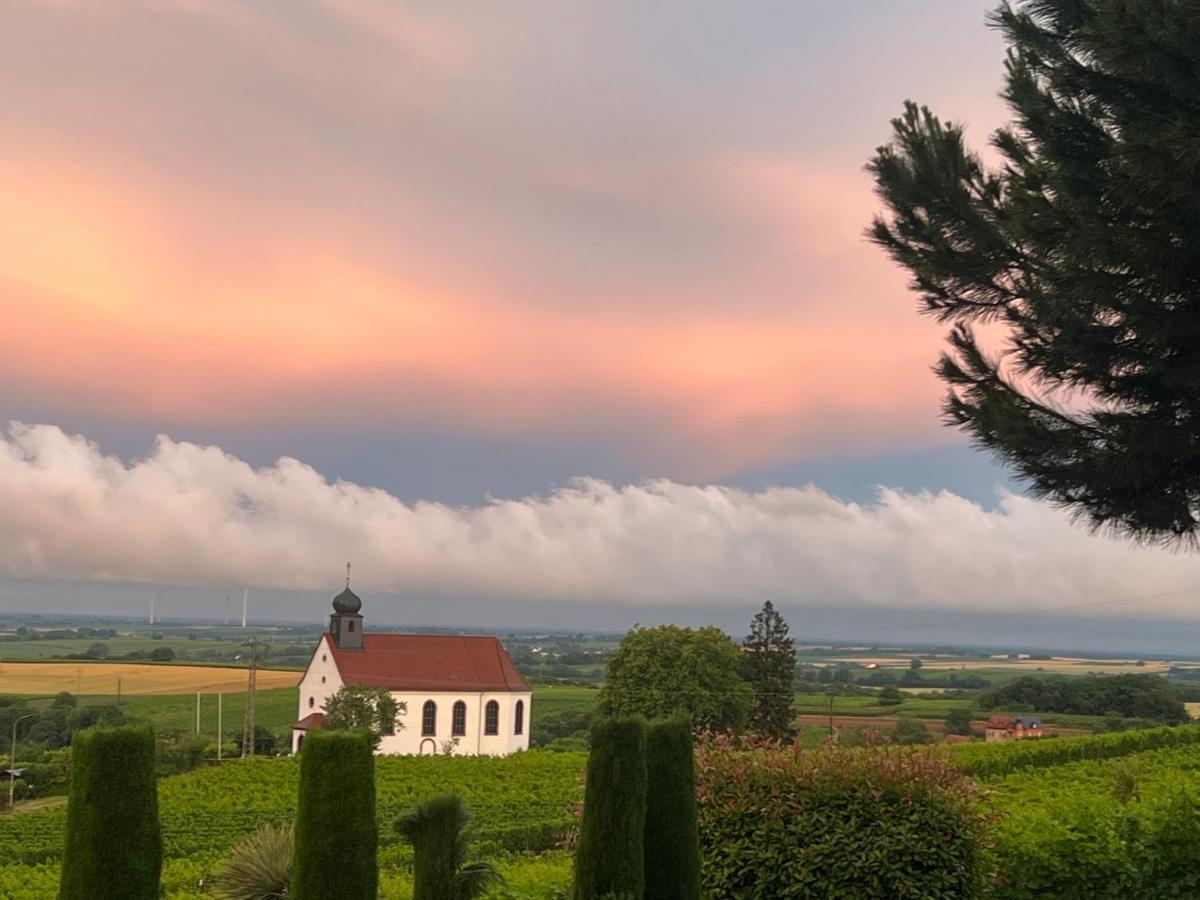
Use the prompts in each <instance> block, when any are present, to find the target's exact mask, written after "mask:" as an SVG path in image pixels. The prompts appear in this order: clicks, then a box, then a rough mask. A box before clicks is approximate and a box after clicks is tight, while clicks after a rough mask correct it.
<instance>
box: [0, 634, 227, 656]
mask: <svg viewBox="0 0 1200 900" xmlns="http://www.w3.org/2000/svg"><path fill="white" fill-rule="evenodd" d="M93 644H103V645H104V646H105V647H107V648H108V653H109V655H110V656H122V655H124V654H126V653H136V652H143V653H149V652H151V651H153V650H156V649H158V648H160V647H170V648H172V649H173V650H176V651H180V650H186V651H188V652H189V653H190V652H194V651H196V650H218V651H222V652H228V651H231V650H236V648H237V647H238V646H239V642H238V641H234V640H225V641H218V640H215V639H213V638H201V637H197V638H196V640H188V639H186V638H178V637H170V638H163V639H161V640H153V639H151V638H150V637H148V636H142V635H124V634H123V635H119V636H117V637H105V638H64V639H61V640H45V641H4V642H3V643H0V661H7V660H21V659H50V658H52V657H55V656H67V655H69V654H83V653H86V652H87V651H88V648H89V647H91V646H92V645H93Z"/></svg>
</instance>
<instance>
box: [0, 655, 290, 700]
mask: <svg viewBox="0 0 1200 900" xmlns="http://www.w3.org/2000/svg"><path fill="white" fill-rule="evenodd" d="M118 679H119V680H120V691H121V694H122V695H131V694H189V693H193V694H194V693H195V692H196V691H202V692H205V693H217V692H224V691H244V690H245V689H246V670H245V669H241V668H237V667H234V666H181V665H173V664H169V663H163V664H155V663H124V662H111V663H110V662H74V661H70V662H66V661H64V662H4V663H2V664H0V694H57V693H58V692H59V691H69V692H70V693H72V694H115V693H116V692H117V690H118V688H117V681H118ZM299 682H300V673H298V672H280V671H272V670H266V669H262V670H259V673H258V686H259V688H260V689H270V688H281V687H294V686H295V685H297V684H298V683H299Z"/></svg>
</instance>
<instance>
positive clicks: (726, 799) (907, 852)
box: [697, 741, 989, 900]
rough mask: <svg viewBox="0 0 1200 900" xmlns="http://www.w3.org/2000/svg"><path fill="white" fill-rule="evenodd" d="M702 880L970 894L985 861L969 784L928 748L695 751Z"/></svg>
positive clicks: (707, 884)
mask: <svg viewBox="0 0 1200 900" xmlns="http://www.w3.org/2000/svg"><path fill="white" fill-rule="evenodd" d="M697 772H698V802H699V820H700V850H701V858H702V861H703V868H702V871H703V878H704V882H703V887H704V889H705V891H706V894H707V895H708V896H710V897H712V898H713V900H734V898H736V900H753V898H758V900H767V898H775V897H789V898H794V900H831V898H844V900H850V898H853V900H873V898H877V900H895V898H914V900H915V898H923V900H969V898H976V897H979V896H981V892H982V891H983V886H984V882H985V880H986V877H987V874H988V869H989V855H988V852H987V844H988V836H987V823H986V820H985V818H984V816H983V814H982V813H981V812H980V810H979V807H980V804H979V803H978V802H977V799H976V796H975V794H976V790H977V789H976V788H975V786H974V784H973V783H972V782H971V781H970V780H969V779H968V778H967V777H966V776H964V775H963V774H962V773H960V772H958V771H957V770H956V769H954V768H953V767H951V766H949V765H948V764H947V763H946V762H945V760H944V758H942V757H941V756H939V755H938V754H935V753H934V752H933V751H931V750H916V749H912V748H901V747H864V748H855V749H843V748H837V747H830V748H823V749H820V750H809V751H799V750H798V749H797V748H792V747H782V748H780V747H777V746H768V747H763V748H760V749H750V750H747V749H741V748H738V747H735V746H732V745H731V743H730V742H728V741H712V742H706V743H705V744H703V745H701V747H700V748H699V751H698V753H697Z"/></svg>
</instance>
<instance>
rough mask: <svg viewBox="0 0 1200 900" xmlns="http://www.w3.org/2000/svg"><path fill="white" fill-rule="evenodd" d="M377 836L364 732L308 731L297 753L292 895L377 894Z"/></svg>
mask: <svg viewBox="0 0 1200 900" xmlns="http://www.w3.org/2000/svg"><path fill="white" fill-rule="evenodd" d="M378 838H379V835H378V827H377V825H376V823H375V756H374V754H373V753H372V752H371V743H370V740H369V738H368V736H367V735H366V733H365V732H354V731H310V732H309V733H308V736H307V737H306V738H305V739H304V749H303V751H302V752H301V753H300V799H299V803H298V804H297V809H296V852H295V854H294V858H293V861H292V884H291V891H290V893H289V897H290V898H291V900H329V898H331V897H337V898H338V900H376V894H377V892H378V885H379V869H378V865H377V862H376V858H375V857H376V845H377V843H378Z"/></svg>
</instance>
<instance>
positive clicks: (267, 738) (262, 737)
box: [233, 724, 279, 756]
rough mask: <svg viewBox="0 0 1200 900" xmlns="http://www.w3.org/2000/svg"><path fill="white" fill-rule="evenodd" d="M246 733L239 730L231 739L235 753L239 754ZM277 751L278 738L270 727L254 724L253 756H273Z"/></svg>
mask: <svg viewBox="0 0 1200 900" xmlns="http://www.w3.org/2000/svg"><path fill="white" fill-rule="evenodd" d="M245 740H246V733H245V732H244V731H239V732H238V733H237V736H236V737H235V738H234V739H233V744H234V746H235V747H236V748H237V750H236V755H238V756H241V754H242V744H243V743H245ZM277 752H279V738H278V736H277V735H276V734H275V732H273V731H272V730H271V729H270V728H267V727H266V726H265V725H258V724H256V725H255V726H254V755H255V756H274V755H275V754H276V753H277Z"/></svg>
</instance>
